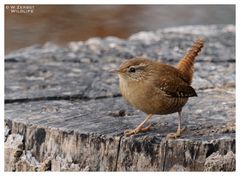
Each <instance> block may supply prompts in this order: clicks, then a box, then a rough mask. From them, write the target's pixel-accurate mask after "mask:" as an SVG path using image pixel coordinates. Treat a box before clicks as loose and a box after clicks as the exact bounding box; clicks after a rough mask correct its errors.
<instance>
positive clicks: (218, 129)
mask: <svg viewBox="0 0 240 176" xmlns="http://www.w3.org/2000/svg"><path fill="white" fill-rule="evenodd" d="M199 36H201V37H204V39H205V47H204V49H203V51H202V52H201V54H200V55H199V57H198V58H197V59H196V63H195V74H194V78H193V84H192V86H193V87H194V88H195V89H196V92H197V94H198V97H194V98H190V100H189V101H188V103H187V105H186V106H185V107H184V109H183V113H182V116H183V125H184V126H185V127H187V130H186V131H185V132H184V133H183V134H182V136H181V137H180V138H178V139H173V140H166V135H167V134H168V133H170V132H175V130H176V128H177V114H170V115H162V116H158V115H155V116H153V118H152V119H151V122H152V123H153V124H154V126H153V128H152V130H151V131H150V132H147V133H144V134H137V135H134V136H131V137H124V136H123V131H124V130H125V129H129V128H134V127H136V126H137V125H138V124H139V123H140V122H141V121H142V120H143V119H144V118H145V114H144V113H142V112H140V111H137V110H135V109H134V108H132V107H131V106H130V105H128V104H127V103H126V102H125V101H124V100H123V99H122V97H121V94H120V92H119V89H118V79H117V76H116V75H113V74H111V73H110V72H109V71H110V70H112V69H115V68H117V67H118V66H119V65H120V63H121V62H123V60H124V59H129V58H132V57H147V58H151V59H153V60H158V61H160V62H164V63H169V64H173V65H175V64H177V62H178V61H179V60H180V58H181V57H183V55H184V53H185V52H186V51H187V49H188V48H189V47H190V46H191V44H192V43H193V41H194V40H195V39H196V38H197V37H199ZM235 169H236V168H235V26H232V25H217V26H216V25H210V26H183V27H177V28H166V29H160V30H158V31H155V32H140V33H137V34H134V35H132V36H130V37H129V38H128V39H127V40H123V39H119V38H115V37H107V38H103V39H100V38H91V39H89V40H88V41H86V42H71V43H69V45H68V46H67V47H65V48H63V47H59V46H57V45H55V44H52V43H46V44H44V45H33V46H30V47H28V48H23V49H20V50H17V51H15V52H12V53H10V54H8V55H7V56H6V57H5V171H234V170H235Z"/></svg>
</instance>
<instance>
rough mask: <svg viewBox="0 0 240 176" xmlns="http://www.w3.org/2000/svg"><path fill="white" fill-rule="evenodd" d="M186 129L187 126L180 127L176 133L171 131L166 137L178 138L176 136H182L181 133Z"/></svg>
mask: <svg viewBox="0 0 240 176" xmlns="http://www.w3.org/2000/svg"><path fill="white" fill-rule="evenodd" d="M185 130H186V128H185V127H184V128H182V129H180V128H178V129H177V132H176V133H169V134H168V135H167V136H166V138H167V139H176V138H178V137H180V136H181V133H182V132H183V131H185Z"/></svg>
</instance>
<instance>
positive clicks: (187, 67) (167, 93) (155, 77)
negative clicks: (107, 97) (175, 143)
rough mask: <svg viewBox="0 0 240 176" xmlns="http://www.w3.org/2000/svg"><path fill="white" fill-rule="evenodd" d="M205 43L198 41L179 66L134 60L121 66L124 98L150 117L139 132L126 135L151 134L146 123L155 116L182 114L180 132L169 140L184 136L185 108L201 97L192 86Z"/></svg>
mask: <svg viewBox="0 0 240 176" xmlns="http://www.w3.org/2000/svg"><path fill="white" fill-rule="evenodd" d="M203 44H204V41H203V40H202V39H197V40H196V42H195V43H194V44H193V46H192V47H191V48H190V50H189V51H188V52H187V53H186V54H185V56H184V57H183V58H182V59H181V60H180V62H179V63H178V65H177V66H176V67H173V66H170V65H167V64H163V63H159V62H156V61H151V60H147V59H143V58H135V59H130V60H128V61H126V62H124V63H122V64H121V65H120V67H119V69H118V70H116V72H117V73H118V76H119V84H120V91H121V93H122V95H123V97H124V98H125V99H126V100H127V101H128V102H129V103H130V104H131V105H133V106H134V107H135V108H137V109H139V110H141V111H143V112H145V113H147V114H148V115H147V117H146V118H145V120H144V121H143V122H142V123H141V124H139V125H138V126H137V127H136V128H135V129H133V130H126V131H125V132H124V134H125V136H130V135H132V134H136V133H139V132H145V131H148V130H149V129H150V127H151V125H149V126H147V127H144V124H145V123H146V122H147V121H148V120H149V119H150V117H152V115H154V114H160V115H163V114H171V113H175V112H178V114H179V122H178V128H177V132H176V133H170V134H168V136H167V138H169V137H170V138H172V137H174V138H176V137H179V136H180V134H181V132H182V131H183V130H184V128H182V129H181V111H182V107H183V106H184V105H185V104H186V103H187V101H188V97H194V96H197V94H196V92H195V90H194V89H193V88H192V87H191V86H190V85H191V82H192V77H193V64H194V60H195V57H196V56H197V55H198V53H199V52H200V51H201V48H202V47H203Z"/></svg>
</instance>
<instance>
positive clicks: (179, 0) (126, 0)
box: [0, 0, 240, 176]
mask: <svg viewBox="0 0 240 176" xmlns="http://www.w3.org/2000/svg"><path fill="white" fill-rule="evenodd" d="M146 2H147V3H146ZM4 4H194V5H197V4H215V5H218V4H236V41H240V38H239V30H240V28H239V23H238V20H239V10H240V7H239V3H238V2H237V0H228V1H226V0H225V1H222V0H221V1H219V0H208V1H206V0H205V1H203V0H202V1H201V2H200V1H197V4H195V3H193V1H192V0H172V1H171V2H170V1H162V2H161V1H159V0H148V1H146V0H145V1H144V0H121V1H120V0H111V1H109V0H101V1H96V0H87V1H76V0H67V1H59V0H58V1H57V0H48V1H47V0H42V1H41V2H40V1H38V2H37V1H33V0H18V1H17V0H9V1H6V0H4V1H3V2H1V18H0V19H1V24H2V25H1V26H2V27H1V28H0V30H1V41H2V42H1V49H0V50H1V52H0V53H1V56H2V57H1V59H0V68H1V71H0V83H1V89H0V96H1V100H2V101H1V103H0V108H1V117H2V121H1V123H0V129H1V130H2V132H1V135H0V136H1V140H0V141H1V142H0V145H1V146H2V147H1V150H0V156H1V157H0V169H1V172H3V171H4V168H3V163H4V157H3V156H4V147H3V146H4V143H3V141H4V135H3V134H4V123H3V122H4V120H3V117H4V28H3V26H4ZM238 43H239V42H238ZM238 43H237V42H236V86H237V87H236V131H237V134H236V139H237V140H236V150H237V151H236V154H237V156H236V159H237V165H236V169H237V172H221V173H219V172H211V173H209V172H206V173H204V172H175V173H173V172H165V173H162V172H115V173H113V172H87V173H86V172H84V173H83V172H72V173H69V172H68V173H65V172H42V173H35V172H34V173H31V172H27V173H26V172H25V173H23V172H17V173H13V172H5V173H1V175H13V174H18V175H23V174H24V175H25V174H27V175H33V174H34V175H41V174H44V175H50V174H51V175H55V174H58V175H59V174H60V175H65V174H67V175H68V174H73V175H75V174H76V175H79V174H81V175H82V174H84V175H96V174H98V175H99V174H100V175H103V174H104V175H122V174H124V175H125V174H127V175H128V174H130V175H137V176H139V174H140V175H149V174H150V175H159V174H164V175H172V174H178V175H184V176H187V175H190V174H196V175H200V174H201V175H202V174H203V175H213V176H214V175H227V176H229V175H237V174H238V175H239V170H240V166H239V163H240V162H239V148H240V141H239V130H240V124H239V120H240V119H239V118H240V117H239V115H240V107H239V105H240V102H239V96H240V93H239V91H240V90H239V87H240V85H239V80H240V76H239V74H240V70H239V69H240V63H239V59H240V58H239V57H240V53H239V49H238V48H239V44H238ZM237 58H238V59H237Z"/></svg>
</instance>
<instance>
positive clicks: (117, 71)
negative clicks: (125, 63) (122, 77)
mask: <svg viewBox="0 0 240 176" xmlns="http://www.w3.org/2000/svg"><path fill="white" fill-rule="evenodd" d="M109 72H110V73H119V70H118V69H116V70H110V71H109Z"/></svg>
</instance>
